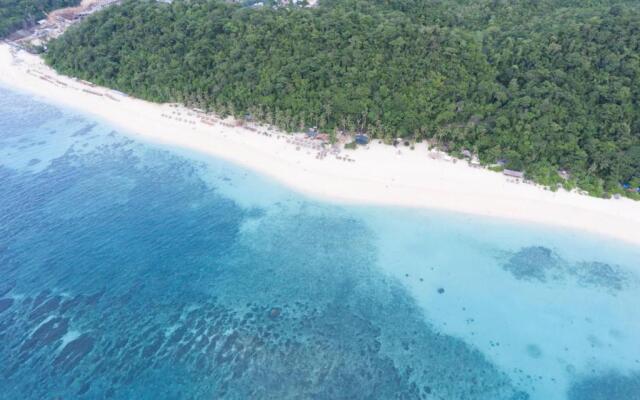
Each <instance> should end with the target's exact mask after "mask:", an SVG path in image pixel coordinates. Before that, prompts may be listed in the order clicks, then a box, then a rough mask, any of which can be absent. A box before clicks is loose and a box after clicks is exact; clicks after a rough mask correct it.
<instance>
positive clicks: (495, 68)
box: [46, 0, 640, 195]
mask: <svg viewBox="0 0 640 400" xmlns="http://www.w3.org/2000/svg"><path fill="white" fill-rule="evenodd" d="M638 4H639V3H638V1H637V0H635V1H615V0H535V1H531V0H526V1H525V0H473V1H471V0H426V1H425V0H398V1H395V0H393V1H392V0H374V1H365V0H326V1H325V2H323V3H321V5H320V6H319V7H316V8H305V7H267V6H265V7H247V6H243V5H239V4H229V3H226V2H223V1H217V0H174V1H173V2H172V3H171V4H165V3H161V2H156V1H150V0H149V1H147V0H142V1H125V2H124V3H123V4H122V5H120V6H114V7H110V8H108V9H107V10H105V11H103V12H101V13H98V14H97V15H95V16H92V17H91V18H89V19H88V20H87V21H86V22H84V23H82V24H80V25H79V26H77V27H74V28H72V29H70V30H69V31H68V32H67V33H65V34H64V35H63V36H62V37H61V38H59V39H58V40H56V41H54V42H53V43H51V44H50V46H49V52H48V53H47V54H46V59H47V61H48V62H49V63H50V64H51V65H52V66H53V67H54V68H56V69H57V70H58V71H60V72H62V73H65V74H70V75H74V76H78V77H80V78H82V79H87V80H91V81H94V82H96V83H98V84H101V85H106V86H110V87H113V88H116V89H118V90H121V91H124V92H128V93H131V94H133V95H135V96H138V97H142V98H144V99H148V100H152V101H178V102H183V103H186V104H188V105H194V106H198V107H200V108H207V109H212V110H216V111H217V112H220V113H223V114H233V115H236V116H241V115H244V114H246V113H251V114H252V115H253V116H255V117H256V118H257V119H259V120H262V121H266V122H269V123H272V124H275V125H277V126H279V127H281V128H283V129H286V130H290V131H291V130H298V129H301V128H304V127H309V126H317V127H319V128H320V129H323V130H327V131H331V130H335V129H340V130H347V131H351V132H367V133H369V134H370V135H372V136H374V137H379V138H382V139H385V140H391V138H394V137H403V138H407V140H410V141H411V140H416V141H420V140H424V139H429V140H431V141H433V142H434V143H437V144H438V145H439V146H441V147H442V148H445V149H448V150H449V151H452V152H459V151H461V150H462V149H468V150H471V151H473V152H475V153H477V154H478V155H479V156H480V158H481V160H482V161H483V162H484V163H487V164H490V163H493V162H496V161H498V160H504V161H505V162H506V165H507V167H510V168H513V169H523V170H524V171H525V172H526V174H527V176H528V177H530V178H532V179H534V180H536V181H538V182H541V183H543V184H547V185H551V186H553V187H555V185H557V184H559V183H561V182H562V183H564V184H565V185H566V186H572V185H578V186H580V187H581V188H584V189H586V190H588V191H590V192H591V193H592V194H595V195H603V194H605V193H612V192H622V187H623V186H622V185H623V184H630V185H637V184H638V183H639V182H638V181H639V179H640V104H639V103H640V29H638V27H640V8H639V7H638ZM559 170H565V171H568V172H569V173H570V174H571V179H570V180H569V181H568V182H563V178H561V176H560V175H559V174H558V171H559Z"/></svg>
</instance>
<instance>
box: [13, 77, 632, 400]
mask: <svg viewBox="0 0 640 400" xmlns="http://www.w3.org/2000/svg"><path fill="white" fill-rule="evenodd" d="M639 234H640V232H639ZM639 271H640V249H638V248H633V247H630V246H625V245H622V244H617V243H615V242H611V241H608V240H606V239H602V238H597V237H591V236H586V235H582V234H580V233H576V232H571V231H557V230H556V231H554V230H552V229H550V228H546V227H536V226H524V225H518V224H512V223H506V222H495V221H490V220H487V219H480V218H473V217H468V216H464V215H456V214H444V213H434V212H419V211H415V210H414V211H409V210H403V209H394V208H373V207H353V206H343V205H339V204H326V203H321V202H318V201H315V200H313V199H309V198H305V197H302V196H300V195H298V194H296V193H293V192H291V191H289V190H287V189H285V188H283V187H281V186H279V185H278V184H276V183H274V182H271V181H269V180H267V179H265V178H263V177H261V176H259V175H257V174H255V173H252V172H248V171H246V170H243V169H242V168H239V167H236V166H234V165H231V164H228V163H226V162H222V161H220V160H216V159H211V158H208V157H205V156H199V155H196V154H191V153H188V152H185V151H180V150H176V149H169V148H163V147H159V146H155V145H152V144H147V143H142V142H140V141H138V140H137V139H134V138H132V137H129V136H126V135H125V134H123V133H121V132H118V131H115V130H113V129H112V128H111V127H109V126H108V125H107V124H105V123H102V122H99V121H95V120H92V119H91V118H90V117H87V116H83V115H79V114H77V113H74V112H73V111H70V110H66V109H61V108H59V107H57V106H53V105H50V104H45V103H43V102H41V101H38V100H36V99H34V98H32V97H29V96H27V95H24V94H18V93H16V92H12V91H9V90H7V89H2V88H0V398H2V399H70V398H86V399H90V398H113V399H177V398H184V399H218V398H225V399H446V400H449V399H451V400H458V399H479V400H485V399H486V400H499V399H505V400H507V399H508V400H524V399H541V400H542V399H545V400H546V399H567V400H596V399H598V400H600V399H607V400H636V399H640V339H639V338H640V272H639Z"/></svg>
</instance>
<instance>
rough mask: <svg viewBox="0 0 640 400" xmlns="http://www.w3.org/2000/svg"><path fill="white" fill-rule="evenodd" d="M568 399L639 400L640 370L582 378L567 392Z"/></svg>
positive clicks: (612, 372) (613, 372)
mask: <svg viewBox="0 0 640 400" xmlns="http://www.w3.org/2000/svg"><path fill="white" fill-rule="evenodd" d="M567 399H568V400H640V372H635V373H633V374H631V375H623V374H621V373H619V372H616V371H611V372H609V373H607V374H603V375H597V376H591V377H587V378H583V379H581V380H580V381H578V382H576V383H574V384H573V385H572V386H571V388H570V389H569V392H568V393H567Z"/></svg>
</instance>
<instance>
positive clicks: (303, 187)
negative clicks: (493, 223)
mask: <svg viewBox="0 0 640 400" xmlns="http://www.w3.org/2000/svg"><path fill="white" fill-rule="evenodd" d="M0 82H2V83H3V84H5V85H6V86H8V87H13V88H16V89H18V90H22V91H26V92H30V93H33V94H36V95H38V96H40V97H43V98H45V99H48V100H51V101H53V102H55V103H59V104H62V105H64V106H69V107H72V108H74V109H77V110H79V111H82V112H86V113H89V114H93V115H95V116H98V117H100V118H104V119H105V120H107V121H109V122H110V123H111V124H113V125H115V126H118V127H121V128H123V129H124V130H125V132H128V133H133V134H136V135H140V136H142V137H144V138H147V139H149V140H151V141H155V142H160V143H163V144H168V145H174V146H180V147H183V148H186V149H190V150H195V151H198V152H202V153H207V154H211V155H213V156H216V157H220V158H223V159H226V160H229V161H232V162H235V163H238V164H241V165H243V166H246V167H248V168H250V169H253V170H256V171H258V172H261V173H264V174H266V175H268V176H270V177H272V178H275V179H276V180H278V181H280V182H282V183H284V184H286V185H287V186H289V187H291V188H293V189H295V190H298V191H301V192H304V193H306V194H309V195H312V196H314V197H320V198H323V199H328V200H334V201H340V202H355V203H367V204H379V205H397V206H403V207H419V208H430V209H442V210H449V211H457V212H463V213H469V214H477V215H482V216H489V217H499V218H507V219H512V220H519V221H526V222H533V223H540V224H547V225H555V226H559V227H563V228H569V229H576V230H579V231H584V232H589V233H593V234H600V235H604V236H608V237H610V238H615V239H618V240H622V241H625V242H628V243H633V244H636V245H640V202H634V201H631V200H629V199H619V200H603V199H596V198H592V197H588V196H583V195H579V194H577V193H568V192H566V191H559V192H555V193H554V192H550V191H547V190H543V189H542V188H539V187H536V186H534V185H528V184H523V183H514V182H512V181H510V180H509V179H508V178H507V177H505V176H503V175H502V174H499V173H495V172H491V171H488V170H485V169H478V168H472V167H470V166H468V165H467V164H466V163H465V162H458V163H453V162H450V161H445V160H434V159H432V158H430V157H429V153H428V151H427V150H426V147H424V146H417V147H416V149H415V150H413V151H412V150H409V149H408V148H403V149H401V154H398V150H397V149H395V148H393V147H391V146H385V145H379V144H372V145H370V147H369V148H368V149H358V150H356V151H348V152H344V151H343V153H342V155H343V156H344V155H345V154H346V155H348V157H349V158H350V159H353V160H354V161H353V162H348V161H344V160H338V159H336V157H334V156H327V157H325V158H324V159H317V158H316V157H315V154H316V151H313V150H310V149H307V148H305V147H301V148H298V146H296V145H295V144H291V143H287V141H291V138H290V137H285V136H284V135H281V134H278V133H277V132H274V131H270V133H272V134H271V136H266V135H262V134H258V133H256V132H254V131H251V130H248V129H244V128H240V127H234V126H229V125H228V124H227V125H225V124H222V123H220V122H216V123H213V124H207V123H203V122H201V119H200V118H199V117H198V116H197V115H195V114H192V115H191V116H188V115H187V111H186V110H184V109H178V108H174V107H171V106H169V105H159V104H154V103H150V102H146V101H142V100H137V99H133V98H130V97H126V96H123V95H120V94H118V93H116V92H114V91H110V90H108V89H104V88H99V87H91V86H89V85H86V84H83V83H82V82H79V81H76V80H73V79H71V78H67V77H64V76H59V75H57V74H55V72H53V71H52V70H50V69H48V68H47V67H46V66H45V65H44V64H43V62H42V60H41V59H40V58H38V57H36V56H33V55H30V54H27V53H25V52H22V51H21V52H19V53H17V56H14V55H12V54H11V51H10V47H9V46H8V45H7V44H0ZM178 112H180V113H181V115H178V114H177V113H178ZM178 119H180V120H178ZM263 130H266V128H261V129H260V131H263Z"/></svg>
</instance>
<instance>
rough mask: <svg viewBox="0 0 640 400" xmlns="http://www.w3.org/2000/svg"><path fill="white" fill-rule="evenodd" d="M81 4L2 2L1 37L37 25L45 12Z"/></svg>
mask: <svg viewBox="0 0 640 400" xmlns="http://www.w3.org/2000/svg"><path fill="white" fill-rule="evenodd" d="M79 3H80V0H0V37H3V36H6V35H8V34H10V33H11V32H13V31H16V30H18V29H21V28H24V27H27V26H31V25H33V24H35V23H36V21H38V20H39V19H42V18H44V16H45V12H48V11H51V10H55V9H56V8H63V7H69V6H74V5H77V4H79Z"/></svg>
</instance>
